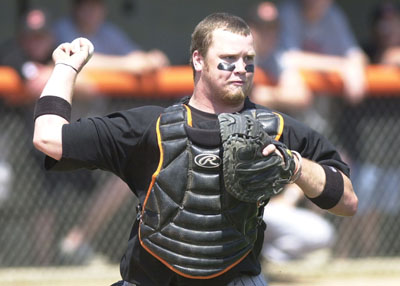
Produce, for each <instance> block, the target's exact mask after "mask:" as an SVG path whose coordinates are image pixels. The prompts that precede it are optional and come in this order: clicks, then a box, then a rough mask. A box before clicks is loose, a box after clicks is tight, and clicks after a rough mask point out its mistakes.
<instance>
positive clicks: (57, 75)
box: [33, 64, 77, 160]
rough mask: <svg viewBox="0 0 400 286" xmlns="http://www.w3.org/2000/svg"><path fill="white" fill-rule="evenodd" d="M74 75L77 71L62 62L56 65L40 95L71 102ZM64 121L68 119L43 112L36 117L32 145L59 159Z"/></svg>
mask: <svg viewBox="0 0 400 286" xmlns="http://www.w3.org/2000/svg"><path fill="white" fill-rule="evenodd" d="M76 76H77V73H76V71H75V70H74V69H73V68H71V67H69V66H67V65H62V64H58V65H56V66H55V67H54V70H53V72H52V74H51V75H50V78H49V80H48V81H47V83H46V85H45V87H44V89H43V91H42V93H41V96H40V97H41V98H42V97H44V96H57V97H60V98H63V99H65V100H66V101H67V102H69V104H71V101H72V94H73V89H74V83H75V80H76ZM66 123H68V121H67V120H66V119H65V118H63V117H61V116H59V115H54V114H44V115H41V116H39V117H37V118H36V120H35V128H34V134H33V144H34V146H35V147H36V148H37V149H38V150H39V151H41V152H43V153H45V154H46V155H48V156H50V157H52V158H54V159H56V160H59V159H60V158H61V156H62V134H61V130H62V126H63V125H64V124H66Z"/></svg>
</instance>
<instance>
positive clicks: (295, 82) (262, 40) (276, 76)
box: [245, 1, 312, 114]
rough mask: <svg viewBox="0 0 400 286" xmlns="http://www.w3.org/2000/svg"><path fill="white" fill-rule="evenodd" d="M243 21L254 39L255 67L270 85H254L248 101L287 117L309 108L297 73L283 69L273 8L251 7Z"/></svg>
mask: <svg viewBox="0 0 400 286" xmlns="http://www.w3.org/2000/svg"><path fill="white" fill-rule="evenodd" d="M245 19H246V22H247V23H248V24H249V26H250V28H251V32H252V34H253V37H254V43H255V49H256V52H257V58H256V64H257V66H258V67H259V68H261V70H262V71H263V72H265V73H266V74H267V76H268V78H269V80H270V84H269V85H266V84H255V85H254V86H253V89H252V93H251V99H252V100H253V101H254V102H256V103H258V104H261V105H264V106H268V107H271V108H274V109H278V110H281V111H283V112H287V113H288V114H294V113H296V111H298V110H304V109H307V108H308V107H310V105H311V104H312V93H311V91H310V90H309V89H308V87H307V86H306V84H305V82H304V80H303V78H302V76H301V74H300V72H299V70H298V69H297V68H286V69H284V68H283V67H282V64H281V57H282V54H283V52H284V51H283V50H282V49H280V48H279V41H280V23H279V12H278V8H277V7H276V5H275V4H274V3H272V2H269V1H264V2H259V3H257V4H255V5H253V6H251V7H250V9H249V10H248V12H247V13H246V17H245ZM294 91H296V92H294Z"/></svg>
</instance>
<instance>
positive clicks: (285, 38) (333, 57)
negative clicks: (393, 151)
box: [279, 0, 368, 103]
mask: <svg viewBox="0 0 400 286" xmlns="http://www.w3.org/2000/svg"><path fill="white" fill-rule="evenodd" d="M279 12H280V17H281V45H282V46H281V48H282V49H283V50H284V51H285V52H284V54H283V58H282V61H283V63H282V64H283V65H284V66H285V67H287V66H288V67H296V68H301V69H311V70H316V71H329V72H338V73H339V74H340V75H341V77H342V80H343V84H344V94H345V96H346V99H347V100H348V101H349V102H351V103H358V102H360V101H362V99H363V97H364V95H365V90H366V80H365V65H366V64H367V62H368V61H367V57H366V56H365V54H364V52H363V51H362V49H361V48H360V47H359V45H358V44H357V41H356V38H355V36H354V35H353V33H352V30H351V28H350V25H349V23H348V20H347V17H346V15H345V14H344V13H343V11H342V10H341V9H340V7H339V6H338V5H336V3H335V1H334V0H285V1H283V2H281V3H280V6H279Z"/></svg>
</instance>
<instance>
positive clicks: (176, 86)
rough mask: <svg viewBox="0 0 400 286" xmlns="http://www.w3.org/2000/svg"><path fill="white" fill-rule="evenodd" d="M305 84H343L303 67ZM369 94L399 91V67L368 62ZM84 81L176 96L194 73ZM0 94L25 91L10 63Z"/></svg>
mask: <svg viewBox="0 0 400 286" xmlns="http://www.w3.org/2000/svg"><path fill="white" fill-rule="evenodd" d="M303 76H304V79H305V81H306V83H307V85H308V86H309V87H310V88H311V90H313V91H325V92H330V93H333V94H340V92H341V91H342V88H343V84H342V81H341V78H340V75H339V74H337V73H326V72H311V71H303ZM366 76H367V82H368V87H367V90H368V92H369V94H371V95H378V96H382V95H393V94H400V68H398V67H389V66H379V65H371V66H369V67H368V68H367V70H366ZM82 77H83V78H84V81H86V83H88V84H90V85H91V86H93V87H95V89H96V90H98V91H99V92H101V93H104V94H108V95H111V96H152V97H177V96H181V95H182V94H190V93H191V92H192V89H193V75H192V70H191V68H190V67H189V66H171V67H166V68H164V69H162V70H159V71H157V72H154V73H151V74H147V75H143V76H135V75H132V74H129V73H124V72H109V71H93V70H90V71H86V72H85V73H84V75H82ZM254 81H255V83H264V84H272V83H271V81H270V80H269V78H268V77H267V75H266V74H265V73H263V72H262V71H261V70H259V69H257V70H256V72H255V79H254ZM0 95H1V96H3V97H6V99H7V100H8V101H9V102H23V101H24V99H25V97H26V95H25V92H24V87H23V84H22V80H21V78H20V77H19V75H18V73H16V72H15V70H13V69H12V68H10V67H6V66H3V67H0Z"/></svg>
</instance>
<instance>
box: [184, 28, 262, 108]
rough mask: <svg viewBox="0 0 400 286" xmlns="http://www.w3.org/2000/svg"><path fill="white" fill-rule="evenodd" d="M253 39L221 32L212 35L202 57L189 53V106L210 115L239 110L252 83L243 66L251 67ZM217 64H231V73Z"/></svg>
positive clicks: (248, 73)
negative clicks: (192, 75)
mask: <svg viewBox="0 0 400 286" xmlns="http://www.w3.org/2000/svg"><path fill="white" fill-rule="evenodd" d="M254 58H255V50H254V42H253V37H252V36H251V35H248V36H243V35H239V34H235V33H232V32H229V31H225V30H222V29H217V30H215V31H214V32H213V42H212V44H211V46H210V47H209V50H208V52H207V54H206V55H205V57H203V56H202V55H200V54H199V53H198V51H195V52H194V53H193V65H194V68H195V70H196V72H197V74H196V78H195V81H196V84H195V89H194V93H193V96H192V98H191V100H190V104H191V105H192V106H194V107H197V108H199V109H201V110H204V111H206V112H210V113H221V112H235V111H239V110H240V109H241V108H242V107H243V103H244V99H245V98H246V96H248V95H249V93H250V89H251V86H252V84H253V75H254V73H252V72H247V71H246V69H245V67H246V65H248V64H254ZM221 62H224V63H228V64H234V65H235V69H234V70H233V71H226V70H220V69H218V68H217V67H218V64H220V63H221Z"/></svg>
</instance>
